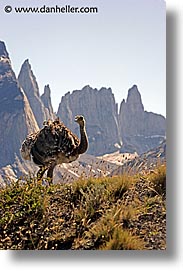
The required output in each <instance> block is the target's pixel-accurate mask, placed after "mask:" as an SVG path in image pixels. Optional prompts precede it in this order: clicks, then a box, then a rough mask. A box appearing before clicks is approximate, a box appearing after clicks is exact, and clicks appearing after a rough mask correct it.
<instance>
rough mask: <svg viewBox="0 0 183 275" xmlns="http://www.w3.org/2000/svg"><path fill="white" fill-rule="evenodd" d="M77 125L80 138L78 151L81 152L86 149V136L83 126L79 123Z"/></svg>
mask: <svg viewBox="0 0 183 275" xmlns="http://www.w3.org/2000/svg"><path fill="white" fill-rule="evenodd" d="M79 127H80V135H81V139H80V144H79V148H78V153H79V154H83V153H85V152H86V150H87V149H88V138H87V134H86V129H85V126H84V125H79Z"/></svg>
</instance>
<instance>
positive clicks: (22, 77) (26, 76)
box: [18, 59, 40, 98]
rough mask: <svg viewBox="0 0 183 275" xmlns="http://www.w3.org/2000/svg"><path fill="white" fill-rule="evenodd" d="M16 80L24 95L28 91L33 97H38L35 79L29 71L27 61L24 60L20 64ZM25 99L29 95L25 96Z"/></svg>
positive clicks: (29, 66)
mask: <svg viewBox="0 0 183 275" xmlns="http://www.w3.org/2000/svg"><path fill="white" fill-rule="evenodd" d="M18 80H19V83H20V84H21V86H22V88H23V89H24V91H25V93H26V94H27V92H28V91H30V92H33V93H34V95H35V96H37V97H39V96H40V94H39V87H38V84H37V81H36V77H35V75H34V73H33V71H32V69H31V65H30V63H29V59H26V60H25V61H24V63H23V64H22V67H21V69H20V73H19V76H18ZM27 97H28V98H29V94H27Z"/></svg>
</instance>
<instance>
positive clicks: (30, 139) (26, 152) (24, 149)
mask: <svg viewBox="0 0 183 275" xmlns="http://www.w3.org/2000/svg"><path fill="white" fill-rule="evenodd" d="M38 133H39V131H38V132H36V133H32V134H29V135H28V136H27V137H26V139H25V140H24V141H23V142H22V146H21V149H20V153H21V156H22V158H23V159H25V160H31V149H32V147H33V145H34V143H35V142H36V140H37V136H38Z"/></svg>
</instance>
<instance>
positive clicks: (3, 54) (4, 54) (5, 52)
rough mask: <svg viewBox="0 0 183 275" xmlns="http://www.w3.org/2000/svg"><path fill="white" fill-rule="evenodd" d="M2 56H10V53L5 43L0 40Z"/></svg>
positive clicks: (0, 53)
mask: <svg viewBox="0 0 183 275" xmlns="http://www.w3.org/2000/svg"><path fill="white" fill-rule="evenodd" d="M0 57H7V58H9V54H8V52H7V50H6V46H5V43H4V42H3V41H0Z"/></svg>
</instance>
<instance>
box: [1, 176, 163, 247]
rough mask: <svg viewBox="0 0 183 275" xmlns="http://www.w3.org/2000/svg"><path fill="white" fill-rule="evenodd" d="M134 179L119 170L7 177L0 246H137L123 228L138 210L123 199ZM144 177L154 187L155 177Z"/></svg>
mask: <svg viewBox="0 0 183 275" xmlns="http://www.w3.org/2000/svg"><path fill="white" fill-rule="evenodd" d="M137 180H138V177H134V176H133V177H131V176H129V175H123V176H114V177H105V178H98V179H94V178H90V179H80V180H77V181H75V182H74V183H72V184H65V185H60V184H50V185H42V184H41V183H40V182H37V179H32V178H28V179H27V180H26V181H22V180H18V181H16V182H12V183H11V184H10V185H8V186H6V187H5V188H3V189H1V190H0V249H24V250H30V249H46V250H47V249H60V250H62V249H101V250H106V249H107V250H108V249H117V250H118V249H120V250H126V249H135V250H139V249H143V248H144V243H143V241H142V240H140V239H139V237H138V236H135V235H133V236H132V235H131V233H130V231H129V230H128V223H129V221H130V219H131V218H132V217H133V216H135V215H136V212H137V211H138V209H135V208H132V207H131V206H124V204H123V196H124V194H125V193H126V191H127V190H129V189H130V188H132V187H133V185H134V184H135V182H136V181H137ZM147 180H151V181H152V182H154V188H156V189H157V192H158V190H159V189H158V187H157V186H158V181H157V180H155V176H154V175H149V178H147ZM160 189H161V188H160Z"/></svg>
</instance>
